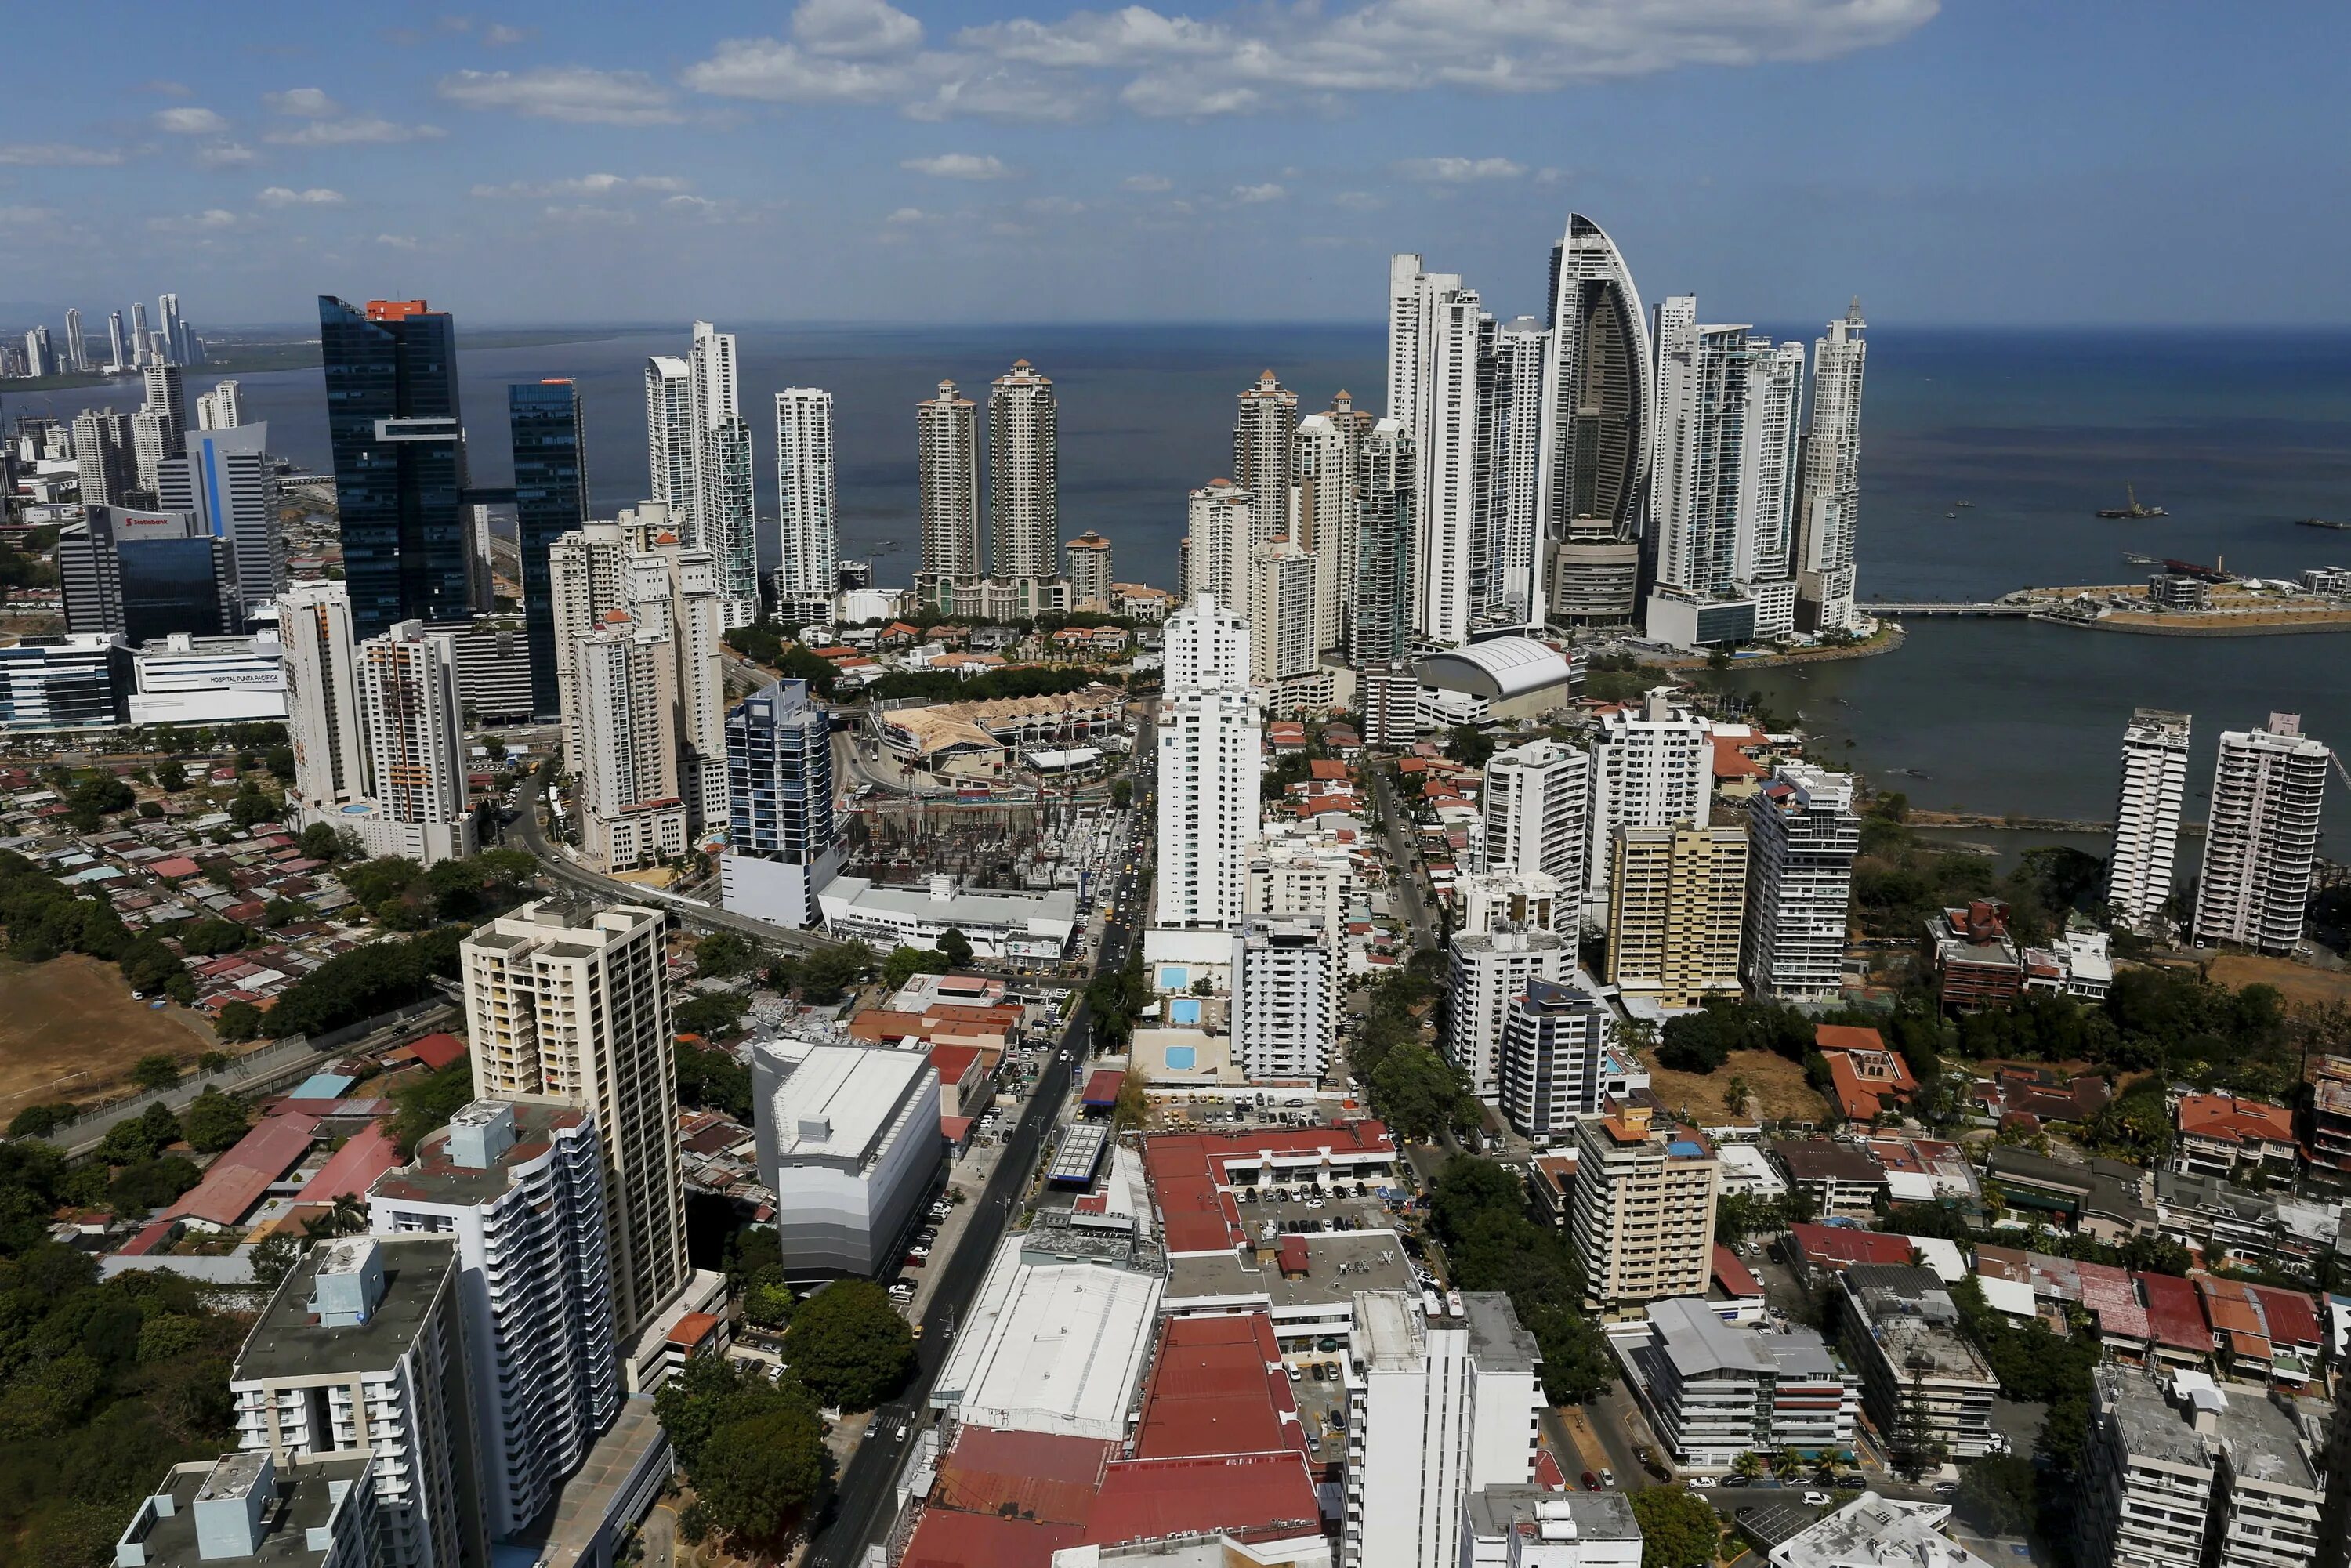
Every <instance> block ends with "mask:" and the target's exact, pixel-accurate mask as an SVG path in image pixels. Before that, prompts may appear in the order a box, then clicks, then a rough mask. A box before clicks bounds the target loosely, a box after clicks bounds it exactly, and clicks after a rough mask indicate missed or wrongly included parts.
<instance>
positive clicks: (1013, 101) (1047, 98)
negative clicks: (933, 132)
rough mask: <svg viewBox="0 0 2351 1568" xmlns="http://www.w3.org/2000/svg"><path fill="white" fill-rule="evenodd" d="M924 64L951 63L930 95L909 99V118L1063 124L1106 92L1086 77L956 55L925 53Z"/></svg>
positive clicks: (941, 65) (1088, 108) (935, 66)
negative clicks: (966, 60) (971, 62)
mask: <svg viewBox="0 0 2351 1568" xmlns="http://www.w3.org/2000/svg"><path fill="white" fill-rule="evenodd" d="M925 64H926V68H947V67H952V69H951V70H948V72H947V74H946V77H945V79H943V80H941V81H940V82H939V83H938V85H937V86H936V87H935V88H933V89H931V90H930V94H929V96H928V97H926V98H920V99H913V100H911V101H909V102H908V103H907V104H906V105H905V114H906V118H907V119H909V120H957V119H971V120H1010V121H1013V122H1015V123H1017V124H1030V125H1061V124H1066V123H1067V122H1069V121H1070V120H1076V119H1078V118H1080V117H1081V116H1082V115H1085V114H1088V113H1090V112H1092V110H1093V107H1094V105H1095V104H1096V103H1098V102H1099V101H1100V100H1101V98H1102V95H1101V94H1100V93H1099V92H1097V91H1095V90H1094V89H1092V87H1090V86H1088V85H1087V84H1086V83H1084V82H1080V81H1072V80H1071V78H1067V77H1058V76H1049V75H1041V74H1040V73H1038V72H1035V71H1031V70H1028V69H1025V68H1014V69H1008V68H1003V67H1000V66H992V65H986V64H982V65H980V66H977V67H969V66H965V65H962V64H959V63H958V62H957V59H956V57H955V56H952V55H931V56H926V57H925Z"/></svg>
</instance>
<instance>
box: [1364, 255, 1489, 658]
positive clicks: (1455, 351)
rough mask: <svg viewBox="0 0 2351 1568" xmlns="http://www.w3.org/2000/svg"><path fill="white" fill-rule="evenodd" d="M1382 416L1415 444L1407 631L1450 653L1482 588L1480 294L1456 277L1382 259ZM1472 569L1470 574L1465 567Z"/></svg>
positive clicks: (1412, 262)
mask: <svg viewBox="0 0 2351 1568" xmlns="http://www.w3.org/2000/svg"><path fill="white" fill-rule="evenodd" d="M1388 301H1389V312H1388V417H1389V418H1391V419H1394V420H1396V421H1397V422H1398V423H1400V424H1401V425H1402V426H1403V428H1404V431H1405V434H1409V435H1410V436H1411V437H1412V439H1413V451H1414V455H1415V456H1416V460H1417V463H1418V472H1417V473H1416V476H1415V482H1414V486H1413V493H1414V497H1415V500H1416V506H1415V508H1414V538H1413V547H1412V561H1413V595H1412V630H1413V632H1414V633H1415V634H1416V635H1417V636H1418V637H1419V638H1421V639H1422V640H1423V641H1425V642H1427V643H1434V644H1436V645H1437V646H1438V647H1453V646H1456V645H1458V644H1459V643H1466V642H1468V640H1469V629H1470V626H1471V623H1472V622H1473V620H1474V619H1475V616H1476V612H1477V611H1478V609H1479V599H1480V597H1481V596H1482V594H1483V591H1484V589H1485V586H1486V585H1485V580H1484V576H1483V571H1484V566H1485V563H1484V562H1483V560H1481V559H1478V558H1477V553H1476V547H1477V545H1478V542H1479V538H1480V537H1481V536H1482V528H1481V527H1480V520H1481V513H1480V510H1479V493H1480V489H1481V486H1480V484H1479V468H1478V457H1479V442H1478V350H1479V322H1480V318H1481V315H1482V313H1481V311H1480V310H1479V303H1478V291H1477V290H1476V289H1474V288H1464V287H1461V277H1460V275H1459V274H1458V273H1451V272H1437V273H1431V272H1424V271H1422V270H1421V266H1420V257H1418V256H1393V257H1391V258H1390V259H1389V262H1388ZM1473 569H1475V570H1473Z"/></svg>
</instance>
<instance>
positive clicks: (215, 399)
mask: <svg viewBox="0 0 2351 1568" xmlns="http://www.w3.org/2000/svg"><path fill="white" fill-rule="evenodd" d="M243 423H245V413H244V409H243V406H242V404H241V402H240V400H239V399H238V397H237V384H236V382H233V381H229V382H214V383H213V390H212V391H210V392H205V393H204V394H203V395H202V396H200V397H198V398H197V399H196V428H197V429H198V430H234V429H235V428H236V427H237V426H238V425H240V424H243Z"/></svg>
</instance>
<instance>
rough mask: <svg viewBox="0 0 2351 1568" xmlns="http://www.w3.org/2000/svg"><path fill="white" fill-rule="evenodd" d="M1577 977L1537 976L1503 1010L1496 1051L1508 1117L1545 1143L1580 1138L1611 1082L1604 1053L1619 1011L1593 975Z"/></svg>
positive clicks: (1525, 1134)
mask: <svg viewBox="0 0 2351 1568" xmlns="http://www.w3.org/2000/svg"><path fill="white" fill-rule="evenodd" d="M1575 979H1576V982H1577V983H1576V984H1574V985H1573V986H1567V985H1556V984H1553V983H1552V981H1550V980H1544V979H1531V980H1529V981H1528V982H1527V985H1526V988H1525V989H1524V990H1523V991H1521V992H1520V994H1519V995H1518V996H1516V997H1513V998H1510V1005H1509V1007H1508V1008H1506V1009H1504V1011H1503V1014H1502V1038H1501V1040H1500V1042H1499V1046H1498V1047H1497V1049H1496V1051H1495V1054H1496V1056H1497V1057H1499V1061H1500V1070H1499V1078H1500V1081H1501V1082H1500V1090H1501V1093H1500V1097H1499V1098H1500V1104H1501V1110H1502V1115H1503V1117H1504V1118H1505V1119H1506V1120H1508V1121H1509V1123H1510V1125H1511V1126H1512V1127H1513V1128H1515V1129H1516V1130H1517V1131H1518V1133H1519V1135H1520V1136H1521V1137H1523V1138H1526V1139H1529V1140H1530V1141H1531V1142H1533V1143H1535V1144H1537V1145H1544V1144H1560V1143H1566V1142H1568V1141H1570V1140H1572V1139H1573V1137H1574V1135H1575V1128H1576V1125H1577V1124H1578V1123H1579V1122H1581V1121H1582V1120H1583V1118H1584V1117H1586V1116H1591V1115H1597V1114H1598V1113H1599V1112H1600V1110H1601V1103H1602V1094H1603V1091H1604V1089H1605V1087H1606V1080H1605V1078H1604V1069H1603V1057H1604V1053H1605V1052H1606V1051H1607V1049H1608V1043H1609V1041H1610V1040H1612V1039H1613V1038H1614V1034H1615V1022H1614V1018H1615V1015H1614V1013H1612V1012H1611V1011H1610V1010H1609V1008H1608V1004H1607V1003H1605V1002H1604V1001H1602V1000H1601V999H1600V998H1599V996H1598V995H1597V991H1598V988H1597V987H1595V986H1593V984H1592V983H1591V980H1590V978H1589V977H1586V976H1584V975H1583V974H1581V973H1577V974H1576V976H1575Z"/></svg>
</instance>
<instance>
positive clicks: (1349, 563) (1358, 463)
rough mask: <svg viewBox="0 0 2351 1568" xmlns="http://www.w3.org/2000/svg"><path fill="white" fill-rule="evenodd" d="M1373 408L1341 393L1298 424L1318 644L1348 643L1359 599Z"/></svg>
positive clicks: (1301, 500)
mask: <svg viewBox="0 0 2351 1568" xmlns="http://www.w3.org/2000/svg"><path fill="white" fill-rule="evenodd" d="M1372 424H1373V418H1372V414H1371V413H1370V411H1369V410H1358V409H1357V408H1356V407H1355V402H1354V399H1353V396H1351V395H1350V394H1349V393H1347V392H1340V393H1338V394H1337V395H1336V396H1334V397H1333V398H1332V400H1331V407H1330V409H1329V411H1328V412H1326V413H1312V414H1308V415H1307V416H1306V417H1305V418H1304V419H1302V420H1301V421H1299V422H1298V438H1297V443H1296V445H1297V456H1296V460H1295V463H1294V465H1293V466H1294V468H1295V470H1296V478H1297V484H1298V491H1297V496H1298V499H1297V505H1296V507H1294V508H1293V510H1294V512H1295V514H1296V537H1297V539H1298V543H1299V544H1300V545H1301V547H1303V548H1304V549H1305V550H1306V553H1307V554H1309V555H1311V556H1312V557H1313V558H1314V647H1315V651H1316V652H1317V653H1321V652H1324V651H1326V650H1330V649H1334V648H1344V647H1345V646H1346V643H1345V636H1346V627H1347V618H1348V615H1349V612H1350V611H1351V609H1352V607H1353V603H1354V599H1355V571H1356V560H1355V557H1356V529H1357V525H1358V523H1359V521H1360V519H1361V517H1362V514H1363V448H1364V442H1365V440H1367V439H1368V438H1369V437H1370V435H1371V433H1372Z"/></svg>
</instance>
